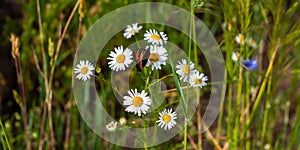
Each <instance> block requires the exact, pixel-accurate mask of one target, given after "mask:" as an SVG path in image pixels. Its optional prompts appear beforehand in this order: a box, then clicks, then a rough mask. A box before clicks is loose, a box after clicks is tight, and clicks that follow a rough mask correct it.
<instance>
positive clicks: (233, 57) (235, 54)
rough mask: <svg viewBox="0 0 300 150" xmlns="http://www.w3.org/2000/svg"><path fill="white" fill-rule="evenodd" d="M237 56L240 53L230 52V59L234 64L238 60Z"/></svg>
mask: <svg viewBox="0 0 300 150" xmlns="http://www.w3.org/2000/svg"><path fill="white" fill-rule="evenodd" d="M239 55H240V53H238V52H232V56H231V59H232V60H233V61H234V62H236V61H237V60H238V58H239Z"/></svg>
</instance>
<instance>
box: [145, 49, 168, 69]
mask: <svg viewBox="0 0 300 150" xmlns="http://www.w3.org/2000/svg"><path fill="white" fill-rule="evenodd" d="M146 49H150V56H149V59H148V62H147V64H146V66H150V65H151V64H152V70H154V69H159V70H160V69H161V66H160V65H166V61H167V59H168V54H167V50H166V49H165V48H164V47H163V46H158V45H151V46H147V47H146Z"/></svg>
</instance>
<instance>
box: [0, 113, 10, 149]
mask: <svg viewBox="0 0 300 150" xmlns="http://www.w3.org/2000/svg"><path fill="white" fill-rule="evenodd" d="M0 126H1V130H2V133H1V135H2V134H3V135H4V138H5V143H6V145H7V147H8V149H9V150H11V146H10V143H9V141H8V138H7V136H6V133H5V130H4V127H3V124H2V119H1V118H0ZM2 144H4V143H2ZM3 146H4V145H3Z"/></svg>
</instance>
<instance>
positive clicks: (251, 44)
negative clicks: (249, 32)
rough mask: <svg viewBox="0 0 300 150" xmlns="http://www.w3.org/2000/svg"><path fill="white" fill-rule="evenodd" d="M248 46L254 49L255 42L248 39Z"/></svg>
mask: <svg viewBox="0 0 300 150" xmlns="http://www.w3.org/2000/svg"><path fill="white" fill-rule="evenodd" d="M248 44H249V45H250V46H251V47H252V48H256V42H255V41H254V40H253V39H252V38H249V40H248Z"/></svg>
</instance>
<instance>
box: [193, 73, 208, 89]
mask: <svg viewBox="0 0 300 150" xmlns="http://www.w3.org/2000/svg"><path fill="white" fill-rule="evenodd" d="M207 80H208V79H207V76H205V75H204V74H203V73H199V71H196V72H195V73H194V74H192V75H191V77H190V85H191V86H193V87H200V88H202V87H203V86H206V83H205V81H207Z"/></svg>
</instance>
